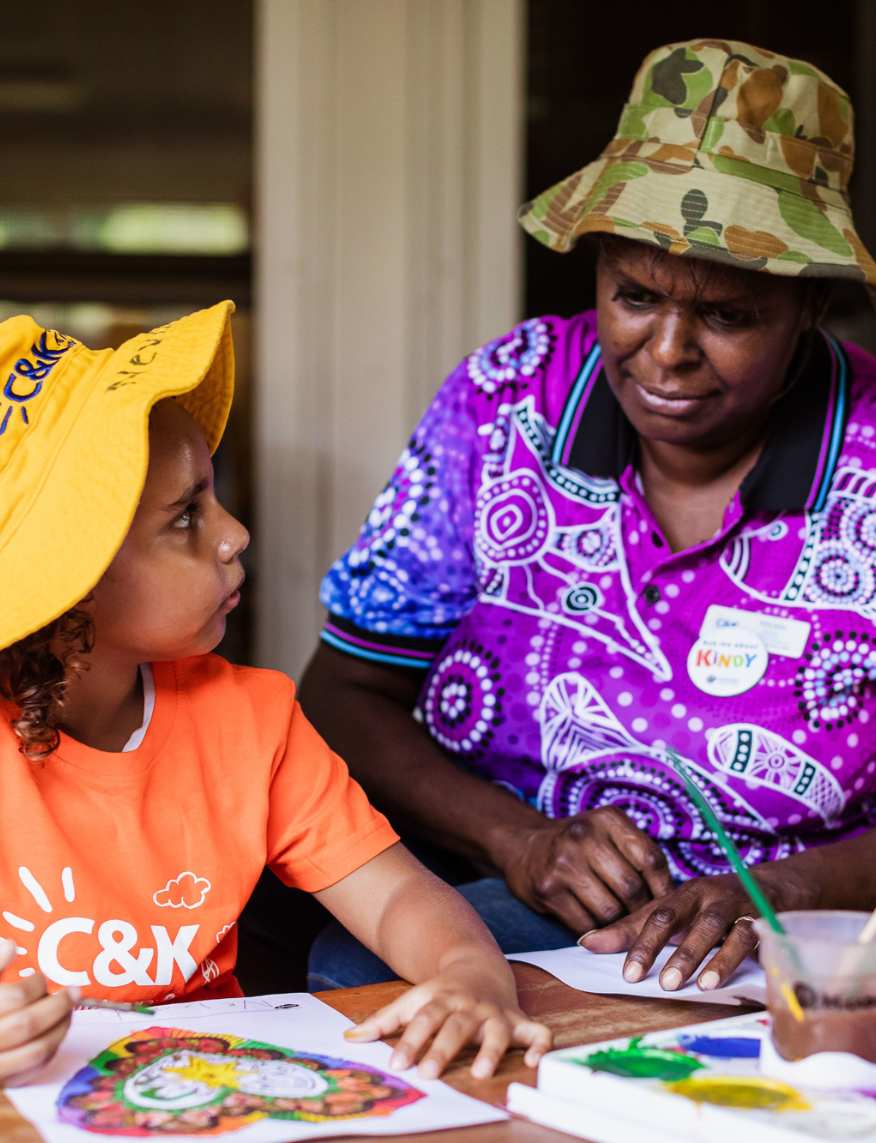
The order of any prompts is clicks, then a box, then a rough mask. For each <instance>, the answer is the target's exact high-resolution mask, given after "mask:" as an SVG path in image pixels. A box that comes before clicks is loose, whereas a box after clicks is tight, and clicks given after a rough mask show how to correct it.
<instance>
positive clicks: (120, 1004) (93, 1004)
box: [74, 996, 155, 1016]
mask: <svg viewBox="0 0 876 1143" xmlns="http://www.w3.org/2000/svg"><path fill="white" fill-rule="evenodd" d="M74 1007H75V1008H103V1009H104V1010H105V1011H107V1012H140V1013H141V1014H142V1015H143V1016H154V1015H155V1009H154V1008H147V1007H146V1005H145V1004H128V1003H127V1001H125V1000H118V1001H116V1000H94V999H92V997H90V996H83V997H82V999H81V1000H78V1001H77V1002H76V1004H75V1005H74Z"/></svg>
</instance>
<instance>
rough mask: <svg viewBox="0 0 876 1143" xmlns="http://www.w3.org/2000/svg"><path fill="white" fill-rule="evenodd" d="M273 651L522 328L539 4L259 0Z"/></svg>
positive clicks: (265, 605) (281, 657) (264, 623)
mask: <svg viewBox="0 0 876 1143" xmlns="http://www.w3.org/2000/svg"><path fill="white" fill-rule="evenodd" d="M256 20H257V24H256V53H257V54H256V178H255V183H256V204H255V214H256V231H255V233H256V271H255V318H256V323H257V324H256V341H255V349H256V359H255V365H256V373H255V377H256V382H255V424H254V434H255V440H254V444H255V449H254V452H255V457H256V481H255V488H256V498H257V503H256V543H257V559H256V573H257V574H256V585H255V586H256V590H257V608H256V613H257V616H258V620H257V632H256V662H257V663H258V664H259V665H261V666H270V667H275V668H278V669H281V670H284V671H287V672H288V673H290V674H292V675H293V676H294V675H296V674H300V672H301V670H302V668H303V666H304V664H305V663H306V661H307V659H308V657H309V655H310V654H311V652H312V650H313V648H314V646H315V641H316V638H317V633H318V631H319V628H320V626H321V624H322V621H323V615H324V613H323V610H322V608H321V606H320V603H319V599H318V589H319V582H320V579H321V577H322V575H323V574H324V572H325V571H326V569H327V567H328V565H329V564H330V562H331V561H332V560H333V559H334V558H336V557H337V556H338V555H339V554H340V552H342V551H343V550H344V549H345V548H346V547H347V546H348V545H349V544H350V543H351V542H352V540H353V539H354V538H355V535H356V530H357V528H358V526H359V524H360V523H361V521H362V519H363V518H364V515H365V513H366V512H367V509H368V506H369V505H370V503H371V501H372V500H373V498H374V496H375V495H376V493H377V492H378V491H379V490H380V487H381V486H382V484H383V483H384V482H385V480H386V478H387V477H388V475H389V473H390V471H391V470H392V467H393V464H394V462H395V459H396V457H397V456H398V454H399V452H400V451H401V449H402V448H403V447H404V444H405V442H406V440H407V438H408V436H409V435H410V432H411V430H412V428H413V426H414V424H415V423H416V420H417V419H418V417H419V416H420V414H421V413H422V411H423V409H424V408H425V406H426V404H427V402H428V400H429V399H430V397H431V396H432V394H433V393H434V392H435V390H436V388H437V387H438V385H439V383H440V381H441V379H442V378H443V376H444V375H445V374H446V373H447V372H448V371H449V370H450V369H451V368H452V367H453V366H454V364H455V363H456V362H457V361H458V360H459V359H460V358H461V357H462V356H464V355H465V354H466V353H468V352H470V351H471V350H472V349H474V348H475V347H476V346H478V345H480V344H482V343H483V342H484V341H487V340H489V339H490V338H492V337H496V336H498V335H499V334H501V333H503V332H505V331H506V330H508V329H509V328H511V326H513V325H514V323H515V322H516V321H517V320H519V315H520V307H521V271H520V263H521V241H522V239H521V235H520V234H519V232H518V228H517V225H516V223H515V213H516V208H517V206H518V204H519V202H520V200H521V185H522V150H523V148H522V141H523V119H524V117H523V73H524V37H523V25H524V0H256Z"/></svg>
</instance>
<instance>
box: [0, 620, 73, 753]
mask: <svg viewBox="0 0 876 1143" xmlns="http://www.w3.org/2000/svg"><path fill="white" fill-rule="evenodd" d="M93 646H94V621H93V620H92V618H91V616H90V615H89V613H88V612H87V611H84V610H83V609H82V608H81V607H73V608H71V609H70V610H69V611H66V612H65V613H64V614H63V615H61V616H60V617H59V618H58V619H55V620H54V621H53V622H52V623H49V624H47V625H46V626H45V627H41V628H40V629H39V631H34V633H33V634H32V635H27V636H25V638H24V639H19V640H18V642H17V643H13V644H12V646H11V647H6V648H4V649H3V650H2V651H0V697H2V698H4V699H5V700H6V701H7V702H10V703H13V704H14V705H15V706H16V707H18V711H19V713H18V717H17V718H15V719H13V722H12V728H13V730H14V731H15V733H16V734H17V735H18V738H19V739H20V745H19V747H18V749H19V750H20V751H21V753H22V754H23V755H24V756H25V757H26V758H29V759H32V760H33V761H38V762H41V761H44V760H45V759H46V758H47V757H48V756H49V755H50V754H51V753H52V751H53V750H56V749H57V746H58V742H59V735H58V727H59V726H60V725H61V722H62V720H63V709H64V698H65V695H66V691H67V683H68V681H69V679H70V677H71V675H77V674H81V672H82V671H84V670H87V663H86V662H85V659H84V656H86V655H88V654H89V652H90V651H91V650H92V648H93Z"/></svg>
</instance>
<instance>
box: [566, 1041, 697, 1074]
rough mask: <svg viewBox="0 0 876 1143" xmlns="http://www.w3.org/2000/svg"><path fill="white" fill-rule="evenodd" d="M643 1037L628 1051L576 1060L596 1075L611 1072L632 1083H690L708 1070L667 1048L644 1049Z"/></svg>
mask: <svg viewBox="0 0 876 1143" xmlns="http://www.w3.org/2000/svg"><path fill="white" fill-rule="evenodd" d="M641 1039H642V1037H641V1036H639V1037H637V1038H636V1039H634V1040H630V1042H629V1044H628V1045H627V1047H626V1048H606V1049H605V1051H602V1052H593V1054H592V1055H589V1056H585V1058H584V1059H581V1060H575V1063H576V1064H584V1066H585V1067H588V1068H590V1069H591V1071H594V1072H609V1073H610V1074H611V1075H614V1076H624V1077H625V1078H628V1079H659V1080H664V1081H669V1080H681V1079H686V1078H687V1077H688V1076H689V1075H690V1074H691V1072H695V1071H697V1070H698V1069H699V1068H703V1067H705V1064H701V1063H700V1061H699V1060H698V1059H696V1058H695V1057H694V1056H689V1055H687V1054H685V1053H682V1052H670V1051H667V1050H666V1049H665V1048H648V1047H642V1046H641Z"/></svg>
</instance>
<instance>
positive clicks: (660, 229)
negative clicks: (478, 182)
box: [518, 158, 876, 301]
mask: <svg viewBox="0 0 876 1143" xmlns="http://www.w3.org/2000/svg"><path fill="white" fill-rule="evenodd" d="M730 166H734V167H735V168H736V170H735V171H731V170H728V169H727V167H730ZM649 167H650V165H649V164H648V163H647V161H638V162H637V161H635V160H633V161H629V160H626V159H622V158H621V159H612V158H600V159H598V160H596V162H593V163H590V164H588V166H586V167H584V168H583V169H582V170H580V171H577V172H576V173H575V174H573V175H570V176H569V177H568V178H566V179H564V180H563V181H562V182H560V183H557V184H556V185H555V186H553V187H551V188H550V189H549V190H547V191H545V192H544V193H543V194H541V195H539V196H538V198H536V199H534V200H533V201H532V202H530V203H526V204H525V205H524V206H523V207H521V210H520V213H519V216H518V220H519V222H520V224H521V225H522V226H523V228H524V229H525V230H527V231H528V232H529V233H530V234H531V235H532V236H533V237H534V238H536V239H537V240H538V241H540V242H541V243H543V244H544V245H546V246H549V247H550V248H551V249H553V250H556V251H558V252H561V253H565V252H566V251H568V250H571V249H572V247H573V246H574V245H575V243H576V241H577V240H578V239H579V238H580V237H581V236H582V235H585V234H593V233H608V234H617V235H619V236H621V237H625V238H631V239H635V240H636V241H639V242H645V243H649V244H652V245H656V246H659V247H660V248H661V249H663V250H666V251H667V252H669V253H671V254H679V255H686V256H688V257H694V258H704V259H707V260H711V261H715V262H722V263H724V264H730V265H733V266H737V267H739V268H740V269H749V270H762V271H766V272H768V273H771V274H781V275H786V276H789V277H819V278H845V279H850V280H853V281H859V282H861V283H862V284H863V285H865V286H866V287H867V289H868V292H869V293H870V297H871V298H872V299H874V301H876V262H874V260H873V258H872V257H871V256H870V254H869V252H868V251H867V249H866V248H865V246H864V244H863V242H862V241H861V239H860V238H859V237H858V234H857V231H856V230H855V226H854V223H853V221H852V215H851V211H850V209H849V206H848V203H847V200H846V198H845V196H844V195H842V194H841V193H839V192H838V191H830V190H828V189H827V188H819V194H818V200H819V201H818V203H817V204H816V203H815V202H814V201H813V199H812V198H807V197H806V196H805V195H803V194H801V193H800V190H799V184H800V180H797V179H791V178H789V179H788V185H787V186H786V187H776V186H775V185H774V184H775V180H776V176H775V174H774V173H771V184H767V183H766V182H765V181H760V180H759V179H758V178H757V176H758V173H759V168H757V167H755V166H754V165H753V164H750V163H743V162H740V161H736V162H734V161H733V160H727V161H726V166H725V169H724V170H720V171H719V170H716V169H714V167H712V166H704V165H700V164H697V165H694V166H691V167H690V168H689V169H687V170H682V169H679V168H674V169H672V170H671V171H670V170H667V169H666V168H664V169H663V170H661V172H660V176H661V177H659V178H654V177H644V176H646V175H648V174H649V173H650V169H649ZM795 183H796V186H795V185H793V184H795ZM710 202H718V203H720V211H714V212H713V214H717V213H720V218H721V219H723V220H727V219H729V218H734V219H745V223H746V225H745V226H743V225H741V224H739V223H736V224H728V223H727V222H726V221H723V222H722V221H721V220H719V219H717V218H715V217H710V210H709V203H710ZM777 219H778V221H779V223H780V224H779V225H777Z"/></svg>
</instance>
